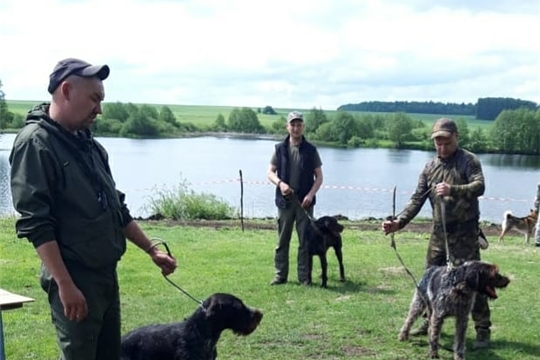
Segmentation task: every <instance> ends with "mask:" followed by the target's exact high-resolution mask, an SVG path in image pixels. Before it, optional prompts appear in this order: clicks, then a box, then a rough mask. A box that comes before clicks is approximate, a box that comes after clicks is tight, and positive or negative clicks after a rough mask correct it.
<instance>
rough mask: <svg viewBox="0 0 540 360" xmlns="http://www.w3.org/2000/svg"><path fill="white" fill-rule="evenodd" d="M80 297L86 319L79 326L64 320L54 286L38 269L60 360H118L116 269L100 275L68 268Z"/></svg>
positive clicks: (45, 271)
mask: <svg viewBox="0 0 540 360" xmlns="http://www.w3.org/2000/svg"><path fill="white" fill-rule="evenodd" d="M68 271H69V273H70V275H71V277H72V279H73V281H74V282H75V285H76V286H77V287H78V288H79V290H80V291H81V292H82V293H83V294H84V296H85V298H86V302H87V305H88V315H87V317H86V318H85V319H84V320H83V321H81V322H75V321H71V320H69V319H67V318H66V317H65V316H64V308H63V305H62V303H61V301H60V296H59V293H58V285H57V284H56V282H55V281H54V280H53V279H52V278H51V277H50V275H49V274H48V271H47V270H46V269H45V268H44V267H43V266H42V272H41V286H42V287H43V290H45V291H46V292H47V294H48V298H49V304H50V307H51V316H52V322H53V324H54V326H55V328H56V335H57V341H58V346H59V347H60V352H61V354H60V359H61V360H118V359H119V358H120V331H121V330H120V296H119V291H118V279H117V275H116V269H115V268H111V269H108V270H104V271H103V272H94V271H92V270H89V269H81V268H68Z"/></svg>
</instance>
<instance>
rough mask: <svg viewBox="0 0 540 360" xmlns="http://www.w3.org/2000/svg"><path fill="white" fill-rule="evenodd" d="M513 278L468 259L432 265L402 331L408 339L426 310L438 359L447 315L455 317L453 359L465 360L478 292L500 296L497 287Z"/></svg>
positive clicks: (432, 353)
mask: <svg viewBox="0 0 540 360" xmlns="http://www.w3.org/2000/svg"><path fill="white" fill-rule="evenodd" d="M509 283H510V279H508V278H507V277H506V276H502V275H500V274H499V268H498V267H497V265H493V264H488V263H485V262H482V261H476V260H475V261H467V262H465V263H464V264H463V265H460V266H458V267H455V268H450V269H449V268H448V267H446V266H432V267H430V268H429V269H427V270H426V272H425V274H424V276H423V277H422V279H421V280H420V283H419V284H418V287H417V289H416V292H415V294H414V297H413V300H412V302H411V306H410V309H409V314H408V315H407V319H406V320H405V323H404V324H403V327H402V328H401V331H400V333H399V340H400V341H405V340H407V339H408V337H409V331H410V329H411V326H412V324H413V323H414V321H415V320H416V319H417V318H418V317H419V316H420V315H421V314H422V313H423V312H424V311H425V310H427V312H428V316H429V346H430V353H429V355H430V357H431V358H432V359H435V358H438V357H439V354H438V347H439V336H440V333H441V328H442V325H443V321H444V319H445V318H447V317H449V316H454V317H455V318H456V333H455V335H454V359H455V360H463V359H465V355H464V353H465V334H466V331H467V323H468V320H469V313H470V312H471V309H472V306H473V303H474V299H475V297H476V295H477V294H482V295H485V296H487V297H488V298H490V299H496V298H497V292H496V290H495V289H497V288H504V287H506V286H508V284H509Z"/></svg>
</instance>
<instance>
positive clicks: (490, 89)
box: [0, 0, 540, 110]
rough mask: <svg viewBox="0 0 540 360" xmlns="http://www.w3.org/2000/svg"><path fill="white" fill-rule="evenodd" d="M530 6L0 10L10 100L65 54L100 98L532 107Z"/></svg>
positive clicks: (42, 80)
mask: <svg viewBox="0 0 540 360" xmlns="http://www.w3.org/2000/svg"><path fill="white" fill-rule="evenodd" d="M539 34H540V0H519V1H515V0H438V1H432V0H356V1H355V0H272V1H262V0H261V1H258V0H0V80H1V81H2V84H3V88H2V90H3V91H4V93H5V97H6V99H8V100H47V99H49V98H50V96H49V94H48V93H47V85H48V77H49V74H50V73H51V71H52V69H53V68H54V66H55V64H56V63H57V62H58V61H59V60H61V59H63V58H67V57H76V58H81V59H84V60H86V61H88V62H90V63H92V64H108V65H109V66H110V68H111V74H110V76H109V78H108V79H107V80H105V82H104V85H105V93H106V97H105V101H107V102H110V101H121V102H133V103H152V104H180V105H216V106H218V105H219V106H237V107H242V106H247V107H264V106H267V105H269V106H272V107H274V108H297V109H309V108H313V107H316V108H321V109H324V110H334V109H336V108H337V107H338V106H340V105H343V104H349V103H359V102H363V101H440V102H452V103H454V102H455V103H476V101H477V99H478V98H480V97H512V98H519V99H522V100H530V101H534V102H536V103H540V37H539Z"/></svg>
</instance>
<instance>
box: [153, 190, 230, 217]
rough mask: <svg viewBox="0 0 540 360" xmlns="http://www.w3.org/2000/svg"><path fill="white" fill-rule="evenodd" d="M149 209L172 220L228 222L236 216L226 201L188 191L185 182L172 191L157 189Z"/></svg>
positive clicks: (210, 195) (212, 195)
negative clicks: (227, 220)
mask: <svg viewBox="0 0 540 360" xmlns="http://www.w3.org/2000/svg"><path fill="white" fill-rule="evenodd" d="M149 209H150V210H151V211H152V214H161V215H163V216H164V217H165V218H167V219H172V220H198V219H202V220H226V219H231V218H232V217H233V214H234V209H233V208H232V207H231V206H230V205H229V204H228V203H227V202H226V201H224V200H222V199H219V198H218V197H217V196H215V195H214V194H207V193H196V192H195V191H193V190H190V189H188V187H187V183H186V181H185V180H183V181H182V182H181V183H180V184H178V185H177V186H175V187H173V188H172V189H156V191H155V194H154V195H152V196H150V204H149Z"/></svg>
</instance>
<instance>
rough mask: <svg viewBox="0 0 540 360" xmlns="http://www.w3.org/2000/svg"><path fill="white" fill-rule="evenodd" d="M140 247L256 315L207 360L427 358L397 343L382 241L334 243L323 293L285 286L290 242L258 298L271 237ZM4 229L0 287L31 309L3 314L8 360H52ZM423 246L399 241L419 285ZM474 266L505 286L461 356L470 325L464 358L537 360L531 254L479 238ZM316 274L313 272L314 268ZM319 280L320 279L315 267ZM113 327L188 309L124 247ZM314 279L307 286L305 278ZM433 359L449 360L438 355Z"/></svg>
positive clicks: (396, 302) (394, 300)
mask: <svg viewBox="0 0 540 360" xmlns="http://www.w3.org/2000/svg"><path fill="white" fill-rule="evenodd" d="M142 225H143V227H144V229H145V230H146V231H147V233H148V234H149V235H150V236H155V237H160V238H162V239H164V240H166V241H167V242H168V244H169V246H170V248H171V251H172V252H173V254H174V255H175V256H176V257H177V259H178V263H179V268H178V270H177V272H176V273H175V274H173V275H171V276H170V279H171V280H173V281H174V282H176V283H177V284H178V285H180V286H181V287H182V288H184V289H185V290H186V291H188V292H189V293H190V294H192V295H193V296H195V297H196V298H198V299H204V298H206V297H207V296H209V295H210V294H212V293H214V292H227V293H232V294H235V295H237V296H239V297H240V298H242V299H243V300H244V301H245V303H246V304H247V305H249V306H252V307H257V308H259V309H261V310H262V311H263V313H264V318H263V320H262V322H261V325H260V326H259V328H258V329H257V330H256V331H255V332H254V333H253V334H252V335H250V336H248V337H246V338H239V337H236V336H235V335H233V334H232V333H231V332H230V331H226V332H224V333H223V335H222V337H221V340H220V342H219V344H218V354H219V355H218V358H220V359H232V360H235V359H236V360H245V359H258V360H284V359H325V360H333V359H384V360H405V359H425V358H427V342H426V339H425V338H414V339H413V340H412V341H410V342H405V343H401V342H398V341H397V334H398V331H399V329H400V327H401V325H402V322H403V320H404V318H405V315H406V313H407V310H408V306H409V302H410V299H411V296H412V294H413V290H414V286H413V282H412V280H411V278H410V277H408V276H407V275H406V273H405V271H404V269H403V268H402V267H401V266H400V263H399V262H398V260H397V258H396V256H395V254H394V252H393V250H392V248H391V247H390V246H389V239H388V237H384V236H383V235H382V234H381V233H380V232H374V231H362V232H360V231H359V230H358V229H355V228H353V227H351V226H350V224H349V226H348V227H347V228H346V230H345V231H344V234H343V241H344V249H343V250H344V262H345V272H346V275H347V277H348V281H347V282H346V283H340V282H338V281H337V279H338V276H339V275H338V270H337V262H336V260H335V257H334V255H333V254H331V253H329V278H330V279H329V288H328V289H322V288H320V287H318V286H312V287H304V286H300V285H298V283H297V282H296V271H295V268H296V267H295V264H296V261H295V260H294V258H295V255H296V249H295V248H296V244H297V241H296V239H295V238H294V237H293V244H294V245H293V246H292V250H291V274H290V278H289V280H290V282H289V283H288V284H286V285H281V286H277V287H272V286H269V285H268V283H269V281H270V280H271V279H272V277H273V251H274V246H275V241H276V234H275V232H274V231H273V230H258V229H251V230H246V231H245V232H242V231H241V230H240V229H239V227H235V228H221V229H216V228H198V227H178V226H165V225H162V224H150V223H143V224H142ZM13 227H14V224H13V219H1V220H0V264H1V274H0V286H1V287H2V288H4V289H7V290H10V291H12V292H15V293H19V294H21V295H25V296H29V297H32V298H35V299H36V301H35V302H33V303H29V304H26V305H25V306H24V307H23V308H22V309H18V310H12V311H6V312H4V313H3V319H4V331H5V345H6V355H7V359H10V360H23V359H39V360H53V359H57V350H56V343H55V335H54V331H53V327H52V325H51V323H50V316H49V311H48V305H47V300H46V297H45V294H44V293H43V292H42V290H41V289H40V288H39V286H38V279H37V274H38V268H39V261H38V258H37V256H36V254H35V251H34V249H33V247H32V246H31V245H30V244H29V243H27V242H26V240H18V239H16V237H15V234H14V230H13ZM427 238H428V236H427V234H421V233H412V232H400V233H398V234H397V235H396V241H397V243H398V251H399V253H400V254H401V256H402V257H403V259H404V261H405V263H406V264H407V265H408V267H409V268H410V269H411V271H412V272H413V274H415V275H416V276H417V278H418V277H420V275H421V273H422V264H423V259H424V254H425V250H426V246H427ZM490 240H491V245H490V248H489V249H488V250H486V251H484V252H483V253H482V256H483V258H484V260H486V261H490V262H495V263H497V264H499V266H500V268H501V272H502V273H503V274H506V275H508V276H510V278H511V279H512V283H511V284H510V285H509V287H508V288H507V289H504V290H501V291H499V299H497V300H495V301H493V302H491V303H490V306H491V310H492V321H493V327H492V347H491V348H490V349H487V350H479V351H472V350H470V347H471V345H472V341H473V340H474V328H473V325H472V322H471V323H470V324H469V331H468V333H467V358H468V359H476V360H488V359H489V360H502V359H513V360H515V359H518V360H519V359H524V360H525V359H537V358H538V356H539V354H540V343H539V342H538V339H539V338H538V336H539V335H538V331H539V329H540V303H539V301H538V294H539V293H540V282H539V281H538V273H539V269H540V251H539V248H535V247H532V246H526V245H523V244H522V238H521V236H519V237H509V238H507V239H505V244H504V245H499V244H497V243H496V242H495V239H494V238H490ZM315 263H316V264H318V262H315ZM315 271H316V272H317V273H318V272H319V267H318V266H316V267H315ZM118 272H119V278H120V285H121V296H122V311H123V325H122V330H123V332H126V331H128V330H130V329H133V328H135V327H138V326H141V325H143V324H148V323H157V322H173V321H179V320H182V319H184V318H185V317H186V316H189V315H190V314H191V313H192V312H193V311H195V309H196V308H197V304H196V303H195V302H194V301H192V300H191V299H189V298H188V297H186V296H185V295H183V294H182V293H180V292H179V291H177V290H176V289H174V288H173V287H172V286H170V284H169V283H167V282H166V281H165V280H164V279H163V278H162V276H161V274H160V273H159V271H158V270H157V268H155V267H154V266H153V265H152V264H151V261H150V259H149V258H148V257H147V255H145V254H144V253H143V252H142V251H139V250H138V249H136V248H134V247H133V246H129V247H128V251H127V253H126V255H125V256H124V258H123V259H122V261H121V263H120V265H119V269H118ZM314 278H317V276H314ZM453 323H454V322H453V320H448V321H447V322H446V323H445V325H444V327H443V336H442V338H441V345H442V346H444V347H451V345H452V341H453ZM441 358H442V359H452V354H451V352H449V351H446V350H441Z"/></svg>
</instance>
